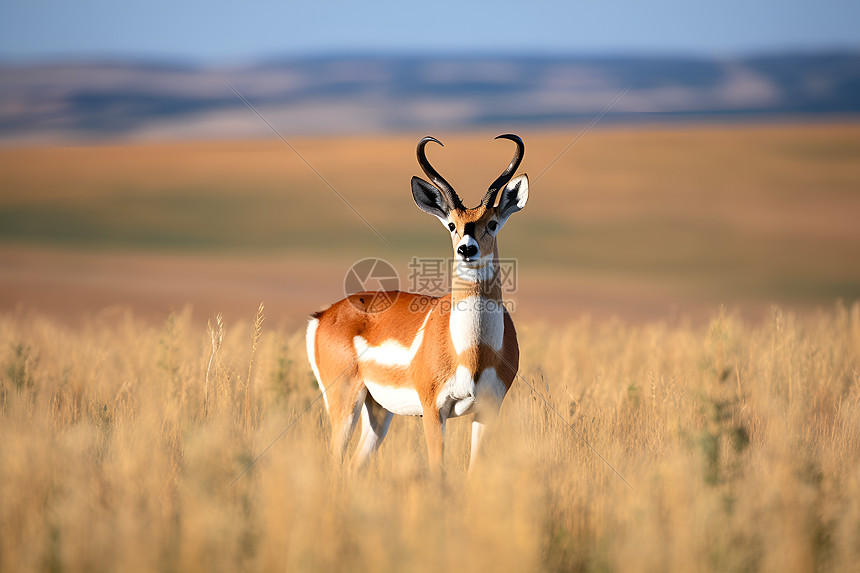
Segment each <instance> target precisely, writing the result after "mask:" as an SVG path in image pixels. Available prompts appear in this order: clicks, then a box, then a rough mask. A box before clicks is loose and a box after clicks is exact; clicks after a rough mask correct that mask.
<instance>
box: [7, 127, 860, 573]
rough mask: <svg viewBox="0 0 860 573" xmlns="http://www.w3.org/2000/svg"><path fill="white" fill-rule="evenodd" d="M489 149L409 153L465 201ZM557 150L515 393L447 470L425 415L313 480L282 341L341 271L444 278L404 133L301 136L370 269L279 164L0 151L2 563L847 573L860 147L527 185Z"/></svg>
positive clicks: (618, 163) (282, 161)
mask: <svg viewBox="0 0 860 573" xmlns="http://www.w3.org/2000/svg"><path fill="white" fill-rule="evenodd" d="M422 135H423V134H422ZM492 135H495V134H449V135H446V134H440V137H441V138H442V139H443V141H444V142H445V144H446V147H445V148H444V149H433V150H432V151H431V158H432V160H433V162H434V164H436V165H438V167H439V169H440V171H441V172H442V173H443V174H445V176H446V178H447V179H448V180H449V181H451V182H452V183H453V184H454V185H455V187H456V188H457V189H459V190H460V193H461V195H462V196H463V197H464V199H465V202H466V203H467V204H469V203H477V202H478V200H479V198H480V197H481V195H482V194H483V191H484V190H485V188H486V185H487V183H488V182H490V181H492V179H493V178H494V177H495V176H496V175H497V172H498V171H500V169H501V168H502V167H504V165H505V164H506V162H507V161H508V159H509V153H510V150H509V149H507V147H506V146H505V145H503V144H502V143H500V142H493V141H492ZM573 136H575V133H573V134H571V133H561V132H552V133H550V132H544V133H531V134H523V137H524V139H525V140H526V144H527V154H526V160H525V162H524V167H523V169H524V170H525V171H527V172H528V173H529V175H530V176H531V178H532V187H531V194H530V199H529V203H528V205H527V207H526V209H525V210H523V212H522V213H519V214H517V215H515V218H513V219H512V220H511V222H510V223H509V224H508V225H506V227H505V229H504V232H503V234H502V236H501V238H500V248H501V251H502V254H503V256H509V257H513V258H516V259H517V260H518V263H519V285H518V289H517V292H516V293H514V295H513V299H514V300H515V302H516V304H517V306H516V311H515V314H514V319H515V321H516V323H517V328H518V332H519V339H520V345H521V350H522V358H521V368H520V374H521V377H520V378H519V379H518V380H517V382H516V383H515V385H514V387H513V388H512V390H511V392H510V393H509V395H508V396H507V398H506V400H505V403H504V406H503V408H502V413H501V416H500V419H499V421H498V424H497V426H496V427H495V428H494V430H493V431H492V433H491V434H490V437H489V443H488V447H487V449H486V452H485V456H484V457H483V458H482V460H481V464H480V465H479V466H478V468H477V471H476V473H475V474H474V475H472V476H470V477H468V478H467V476H466V475H465V466H466V463H467V460H468V454H469V451H468V450H469V448H468V435H469V432H470V429H469V425H468V420H465V419H459V420H452V421H451V422H450V423H449V424H448V428H447V433H446V438H445V441H446V452H445V458H446V459H445V462H446V467H447V472H446V475H445V476H444V478H442V479H438V480H437V479H433V478H432V477H431V476H430V475H429V474H428V471H427V462H426V453H425V445H424V439H423V433H422V430H421V423H420V421H419V420H417V419H411V418H401V417H396V418H395V421H394V423H393V424H392V427H391V430H390V432H389V436H388V438H387V439H386V441H385V443H384V444H383V447H382V448H381V450H380V451H379V455H378V456H377V458H376V459H375V460H374V462H373V463H372V464H371V465H370V467H369V468H368V469H367V470H366V471H365V472H363V473H360V474H355V475H349V474H345V473H344V472H342V471H341V469H340V468H339V467H338V464H337V463H336V462H335V461H333V460H331V459H330V457H329V456H328V453H327V433H328V421H327V419H326V415H325V411H324V407H323V404H322V401H321V400H319V399H318V398H319V392H318V389H317V387H316V383H315V381H314V380H313V376H312V374H311V371H310V368H309V366H308V365H307V362H306V358H305V355H304V352H305V350H304V349H305V343H304V332H303V328H302V324H303V321H304V317H305V316H306V315H307V313H308V312H310V311H312V310H315V309H316V308H319V307H320V306H322V305H324V304H325V303H328V302H331V301H333V300H335V299H337V298H339V297H340V296H342V294H343V292H342V281H343V275H344V272H345V270H346V268H348V266H349V265H350V264H351V263H352V262H353V261H355V260H356V259H358V258H362V257H366V256H378V257H382V258H385V259H386V260H389V261H392V262H393V263H394V264H395V266H397V268H398V270H400V271H401V277H405V276H406V275H407V273H408V271H407V269H406V262H407V261H408V260H409V259H410V258H411V257H412V256H442V257H445V256H448V249H450V247H449V243H448V239H447V238H446V236H445V235H444V234H443V231H442V230H441V227H439V226H438V223H436V222H435V220H432V218H429V217H427V216H426V215H425V214H423V213H421V212H420V211H418V209H417V208H415V207H414V205H413V203H412V199H411V197H410V194H409V189H408V181H409V177H411V175H413V174H417V169H416V165H415V160H414V143H415V138H411V137H405V136H403V137H401V136H386V137H382V136H380V137H373V138H368V139H358V138H339V139H312V138H307V139H300V140H296V141H293V142H292V143H293V144H294V145H295V146H296V148H297V149H299V150H300V151H301V152H302V154H303V155H304V157H305V158H306V159H307V160H308V161H309V162H310V163H311V164H312V165H314V167H315V168H317V169H318V170H319V171H320V172H321V173H323V174H324V175H325V177H326V178H327V179H328V180H329V181H330V183H331V184H332V186H333V187H335V188H336V189H337V190H338V191H339V192H340V193H341V194H343V196H344V197H346V198H347V200H348V201H349V202H350V203H351V204H352V205H353V206H354V207H355V208H356V210H358V211H359V212H360V213H361V214H362V215H363V216H364V217H365V218H366V219H367V220H368V221H369V222H370V224H371V225H373V226H374V227H375V228H376V229H377V230H378V231H379V232H380V234H382V235H383V237H385V239H386V241H387V242H388V243H389V245H390V246H389V245H386V244H385V243H384V242H382V241H381V240H380V239H379V238H378V237H377V236H376V235H375V234H374V233H373V232H372V231H371V230H370V229H368V228H367V226H366V225H365V224H364V223H363V222H362V221H361V220H360V219H358V218H357V217H355V215H354V214H353V213H352V211H351V210H350V209H349V208H348V207H347V206H345V205H344V203H343V202H342V201H341V200H340V199H339V198H338V197H337V196H336V195H335V194H334V193H332V192H331V190H330V189H328V188H327V187H326V186H325V185H324V184H323V183H322V182H320V181H319V180H318V179H317V178H316V176H315V175H314V174H313V173H311V172H309V171H308V169H307V167H306V166H305V165H304V163H302V162H301V160H299V159H298V158H296V157H295V156H294V155H291V152H290V151H289V149H287V148H285V146H283V144H282V143H281V142H274V143H273V142H259V141H257V142H200V143H162V144H136V145H113V146H80V147H42V148H35V147H34V148H27V149H13V148H7V149H2V150H0V189H2V193H0V436H2V439H0V571H21V572H26V571H52V572H53V571H69V572H75V571H87V572H99V571H105V572H107V571H132V572H133V571H141V572H144V571H183V572H186V571H187V572H193V571H207V572H213V571H273V570H281V571H321V570H327V571H383V572H384V571H404V570H408V571H438V570H440V569H446V570H464V569H469V570H493V571H517V572H519V571H625V572H626V571H655V572H656V571H726V572H729V571H731V572H735V571H778V572H791V571H857V570H860V569H858V563H860V302H858V299H860V265H858V264H857V262H858V261H860V228H858V227H860V226H858V225H857V219H858V217H857V216H858V214H860V162H858V161H857V158H858V157H860V126H857V125H853V124H845V125H837V124H830V125H783V126H779V125H772V126H735V127H722V128H720V127H714V126H710V127H708V126H703V127H697V128H690V127H686V128H672V129H668V128H649V129H636V130H632V129H606V130H602V131H596V132H593V133H589V134H588V135H587V136H586V137H584V138H583V139H582V140H581V141H579V142H578V143H577V144H576V145H575V146H574V147H573V148H572V149H571V150H570V152H569V153H568V154H567V155H565V156H564V157H563V158H562V159H561V160H559V161H558V162H557V163H556V164H555V165H554V166H553V167H552V168H551V169H549V170H548V171H546V173H545V174H543V175H541V173H542V171H543V170H544V168H545V167H546V166H547V165H549V164H550V163H551V162H552V160H553V159H555V157H557V156H558V154H559V152H560V151H561V150H562V149H564V147H565V146H566V145H567V144H568V143H569V142H570V141H571V140H572V138H573ZM539 175H541V176H540V177H538V176H539ZM260 301H263V302H264V305H265V306H264V307H260V308H259V310H258V305H259V303H260ZM261 454H262V455H261ZM258 456H259V458H258ZM255 459H256V460H257V461H256V463H253V465H251V466H250V467H249V464H251V463H252V462H253V461H254V460H255ZM245 470H247V471H245ZM243 471H244V473H243ZM237 478H238V479H237Z"/></svg>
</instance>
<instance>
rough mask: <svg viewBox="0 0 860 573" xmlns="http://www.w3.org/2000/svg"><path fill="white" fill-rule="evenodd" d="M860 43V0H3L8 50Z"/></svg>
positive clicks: (123, 52) (699, 49) (228, 57)
mask: <svg viewBox="0 0 860 573" xmlns="http://www.w3.org/2000/svg"><path fill="white" fill-rule="evenodd" d="M827 49H852V50H858V49H860V1H858V0H818V1H811V0H808V1H803V2H798V1H795V0H787V1H786V0H783V1H778V0H766V1H761V2H755V1H754V0H748V1H741V0H726V1H721V2H710V3H702V2H697V1H695V0H687V1H680V0H650V1H642V2H633V1H630V2H620V1H614V0H591V1H584V2H583V1H579V2H558V1H545V0H532V1H531V2H523V1H519V2H514V1H509V0H503V1H498V2H492V3H469V2H466V1H464V0H459V1H457V0H437V1H425V2H416V1H415V0H406V1H402V0H401V1H396V2H395V1H390V2H369V1H368V2H345V1H338V0H319V1H309V0H304V1H302V2H289V1H283V0H282V1H279V2H278V1H273V0H263V1H250V2H221V1H218V0H210V1H200V0H191V1H184V2H183V1H182V0H178V1H167V0H151V1H149V2H123V1H118V0H78V1H68V0H62V1H61V0H14V1H13V0H0V58H2V59H4V60H19V59H42V58H54V57H64V58H68V57H89V56H102V57H104V56H107V57H125V56H134V57H145V58H146V57H152V58H159V59H165V58H167V59H170V58H179V59H185V60H189V61H199V62H211V63H214V62H241V61H245V60H252V59H255V58H259V57H273V56H289V55H303V54H314V53H332V52H348V51H362V52H368V51H371V52H404V51H408V52H420V53H427V52H430V53H433V52H446V53H451V52H454V53H461V52H483V53H486V52H491V53H492V52H505V53H517V52H530V53H535V52H540V53H587V54H594V53H614V54H631V53H634V54H635V53H647V54H674V55H678V54H691V55H717V56H731V55H741V54H749V53H762V52H768V53H771V52H780V51H787V50H827Z"/></svg>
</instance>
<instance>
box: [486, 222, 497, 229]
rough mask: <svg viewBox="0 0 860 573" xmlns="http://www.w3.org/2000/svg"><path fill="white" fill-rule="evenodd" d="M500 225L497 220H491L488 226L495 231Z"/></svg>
mask: <svg viewBox="0 0 860 573" xmlns="http://www.w3.org/2000/svg"><path fill="white" fill-rule="evenodd" d="M498 226H499V224H498V223H496V222H495V221H490V222H489V223H487V228H488V229H489V230H490V231H495V230H496V227H498Z"/></svg>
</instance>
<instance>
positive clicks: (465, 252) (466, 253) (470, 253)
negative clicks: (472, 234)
mask: <svg viewBox="0 0 860 573" xmlns="http://www.w3.org/2000/svg"><path fill="white" fill-rule="evenodd" d="M457 253H458V254H459V255H460V256H461V257H463V258H464V259H471V258H472V257H474V256H475V255H477V254H478V247H476V246H475V245H460V246H459V247H457Z"/></svg>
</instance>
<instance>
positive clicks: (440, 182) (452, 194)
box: [417, 135, 464, 209]
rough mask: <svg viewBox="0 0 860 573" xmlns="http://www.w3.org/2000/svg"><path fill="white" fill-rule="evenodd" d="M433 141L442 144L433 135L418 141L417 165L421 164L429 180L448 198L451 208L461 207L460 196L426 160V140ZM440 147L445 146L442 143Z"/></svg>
mask: <svg viewBox="0 0 860 573" xmlns="http://www.w3.org/2000/svg"><path fill="white" fill-rule="evenodd" d="M430 141H434V142H436V143H438V144H439V145H442V142H441V141H439V140H438V139H436V138H435V137H430V136H429V135H428V136H427V137H424V138H422V139H421V141H419V142H418V150H417V154H418V165H420V166H421V169H423V170H424V173H426V174H427V177H429V178H430V182H431V183H433V185H435V186H436V187H438V188H439V191H441V192H442V194H443V195H444V196H445V198H446V199H447V200H448V203H449V206H450V207H451V208H452V209H463V208H464V207H463V203H462V202H461V201H460V197H458V196H457V192H456V191H454V188H453V187H451V184H450V183H448V182H447V181H445V178H444V177H442V176H441V175H439V172H438V171H436V169H434V168H433V166H432V165H430V162H429V161H427V154H425V153H424V147H425V146H426V145H427V143H428V142H430ZM442 147H445V146H444V145H442Z"/></svg>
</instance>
